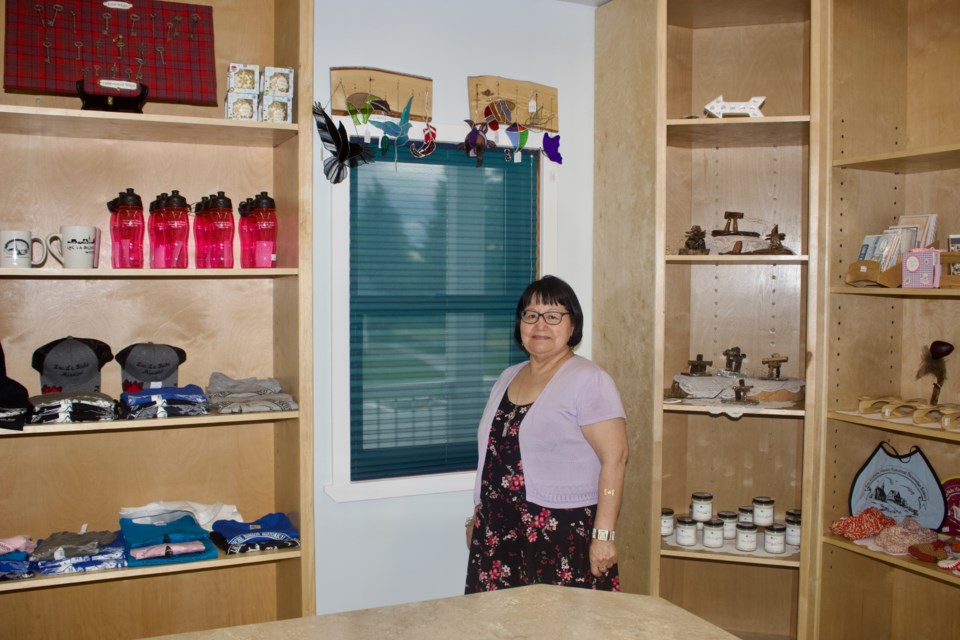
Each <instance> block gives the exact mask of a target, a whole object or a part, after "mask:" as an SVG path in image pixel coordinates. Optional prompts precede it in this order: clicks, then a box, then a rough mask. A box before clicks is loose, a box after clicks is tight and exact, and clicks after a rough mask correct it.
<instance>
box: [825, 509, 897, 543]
mask: <svg viewBox="0 0 960 640" xmlns="http://www.w3.org/2000/svg"><path fill="white" fill-rule="evenodd" d="M896 523H897V521H896V520H894V519H893V518H891V517H890V516H888V515H885V514H884V513H883V512H882V511H880V509H877V508H876V507H869V508H867V509H864V510H863V511H862V512H861V513H859V514H858V515H855V516H848V517H846V518H840V519H839V520H837V521H836V522H834V523H833V524H832V525H830V531H831V532H833V535H835V536H843V537H844V538H847V539H848V540H861V539H863V538H869V537H870V536H875V535H877V534H878V533H880V532H881V531H883V529H885V528H886V527H889V526H891V525H894V524H896Z"/></svg>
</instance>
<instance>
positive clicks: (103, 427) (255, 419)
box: [0, 411, 300, 438]
mask: <svg viewBox="0 0 960 640" xmlns="http://www.w3.org/2000/svg"><path fill="white" fill-rule="evenodd" d="M299 417H300V412H299V411H277V412H274V413H235V414H215V415H208V416H201V417H189V418H188V417H185V418H163V419H159V418H158V419H150V420H113V421H109V422H73V423H69V424H48V425H29V424H28V425H24V427H23V431H11V430H8V429H0V438H3V437H26V436H59V435H68V434H71V433H86V432H91V431H104V432H108V431H140V430H144V431H147V430H160V429H174V428H178V427H186V428H202V427H218V426H221V425H224V424H236V425H244V424H257V423H261V422H280V421H282V420H296V419H297V418H299Z"/></svg>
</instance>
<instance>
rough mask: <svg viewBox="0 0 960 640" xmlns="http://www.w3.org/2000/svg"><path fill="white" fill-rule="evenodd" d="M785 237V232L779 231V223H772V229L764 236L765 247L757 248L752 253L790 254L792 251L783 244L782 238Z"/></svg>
mask: <svg viewBox="0 0 960 640" xmlns="http://www.w3.org/2000/svg"><path fill="white" fill-rule="evenodd" d="M786 237H787V234H785V233H780V225H776V224H775V225H773V229H771V230H770V233H769V234H768V235H767V236H765V237H764V239H765V240H766V241H767V247H766V248H765V249H758V250H756V251H754V252H753V253H754V254H755V255H766V256H791V255H793V251H791V250H790V249H787V248H786V247H785V246H783V240H784V238H786Z"/></svg>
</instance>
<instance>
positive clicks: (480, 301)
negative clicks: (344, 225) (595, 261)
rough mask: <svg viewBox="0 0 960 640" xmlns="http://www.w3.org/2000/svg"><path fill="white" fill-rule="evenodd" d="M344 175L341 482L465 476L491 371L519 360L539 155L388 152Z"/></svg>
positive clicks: (442, 148) (532, 264)
mask: <svg viewBox="0 0 960 640" xmlns="http://www.w3.org/2000/svg"><path fill="white" fill-rule="evenodd" d="M399 151H400V153H398V154H397V157H396V163H395V162H394V155H393V153H392V152H389V153H388V154H387V155H386V156H379V152H377V154H378V155H377V161H376V162H375V163H373V164H369V165H363V166H360V167H357V168H354V169H351V171H350V285H349V286H350V314H349V315H350V319H349V328H350V355H349V357H350V372H351V373H350V385H349V388H350V460H351V465H350V477H351V480H354V481H356V480H371V479H378V478H396V477H401V476H410V475H422V474H431V473H443V472H450V471H462V470H471V469H473V468H475V467H476V457H477V452H476V429H477V424H478V421H479V419H480V414H481V413H482V411H483V407H484V404H485V403H486V400H487V395H488V393H489V390H490V388H491V386H492V385H493V382H494V381H495V380H496V377H497V375H498V374H499V373H500V371H502V370H503V368H504V367H506V366H507V365H509V364H511V363H514V362H519V361H521V360H522V359H523V358H524V357H525V356H524V354H523V352H522V351H521V350H520V349H519V348H518V347H517V346H516V344H515V343H514V342H513V313H514V310H515V307H516V301H517V298H518V296H519V295H520V293H521V291H522V290H523V288H524V287H525V286H526V285H527V284H528V283H529V282H530V281H531V280H532V279H533V278H534V277H535V274H536V266H537V246H538V237H537V236H538V216H537V203H538V195H539V193H538V191H539V190H538V176H539V153H533V154H524V157H523V161H522V162H519V163H515V162H505V161H504V156H503V155H502V153H501V152H499V151H496V150H491V151H490V152H489V154H488V156H487V157H486V158H485V162H484V164H483V166H482V167H479V168H478V167H477V166H476V160H475V159H474V158H468V157H467V156H466V154H465V153H464V152H463V151H456V149H455V148H454V146H453V145H447V144H444V145H438V147H437V149H436V151H435V152H434V153H433V154H431V155H430V156H428V157H426V158H423V159H416V158H413V157H412V156H411V155H410V154H409V153H408V152H406V150H405V149H400V150H399Z"/></svg>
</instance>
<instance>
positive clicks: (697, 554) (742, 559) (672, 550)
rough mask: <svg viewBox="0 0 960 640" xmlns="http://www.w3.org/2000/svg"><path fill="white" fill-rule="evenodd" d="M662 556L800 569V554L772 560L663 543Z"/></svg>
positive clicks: (661, 546) (661, 547)
mask: <svg viewBox="0 0 960 640" xmlns="http://www.w3.org/2000/svg"><path fill="white" fill-rule="evenodd" d="M660 555H661V556H663V557H666V558H685V559H687V560H700V561H703V562H730V563H733V564H749V565H756V566H761V567H763V566H766V567H789V568H791V569H798V568H799V567H800V554H799V553H797V554H793V555H790V556H784V557H782V558H771V557H767V556H747V555H738V554H734V553H723V552H722V551H694V550H686V549H677V548H676V547H670V546H667V545H666V544H664V543H662V542H661V545H660Z"/></svg>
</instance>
